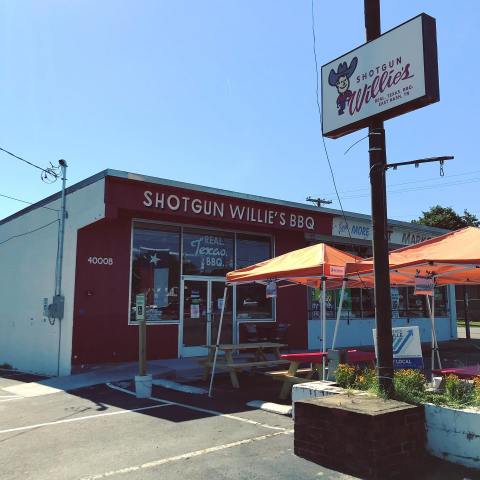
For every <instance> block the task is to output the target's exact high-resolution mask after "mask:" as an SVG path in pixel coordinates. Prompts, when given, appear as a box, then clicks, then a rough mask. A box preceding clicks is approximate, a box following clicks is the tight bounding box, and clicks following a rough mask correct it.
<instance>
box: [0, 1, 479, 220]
mask: <svg viewBox="0 0 480 480" xmlns="http://www.w3.org/2000/svg"><path fill="white" fill-rule="evenodd" d="M346 5H347V6H346V7H344V8H339V7H338V6H337V2H332V1H325V0H315V15H316V33H317V54H318V61H319V65H322V64H324V63H327V62H328V61H330V60H332V59H334V58H336V57H337V56H339V55H341V54H343V53H345V52H347V51H349V50H351V49H352V48H354V47H356V46H358V45H360V44H362V43H363V42H364V38H365V30H364V24H363V1H362V0H348V1H347V3H346ZM422 11H423V12H425V13H428V14H429V15H431V16H433V17H435V18H436V20H437V36H438V49H439V72H440V96H441V100H440V102H439V103H437V104H434V105H431V106H429V107H426V108H423V109H421V110H417V111H415V112H412V113H409V114H406V115H403V116H402V117H398V118H396V119H392V120H390V121H388V122H386V124H385V126H386V132H387V155H388V160H389V161H390V162H398V161H404V160H411V159H415V158H421V157H426V156H436V155H445V154H453V155H455V157H456V159H455V160H454V161H452V162H450V163H448V164H447V165H446V168H445V171H446V175H445V177H443V178H440V177H439V168H438V165H436V164H431V165H427V166H423V167H421V168H419V169H414V168H403V169H400V170H397V171H395V172H393V171H389V172H388V185H389V196H388V202H389V203H388V211H389V217H391V218H396V219H399V220H411V219H412V218H416V217H417V216H418V215H419V214H420V213H421V211H422V210H426V209H428V208H429V207H430V206H431V205H434V204H437V203H439V204H442V205H448V206H452V207H454V208H455V209H456V210H459V211H463V209H464V208H467V209H468V210H469V211H471V212H473V213H475V214H477V215H479V216H480V206H479V205H478V194H477V190H478V187H479V186H480V185H479V182H480V166H477V157H478V155H477V150H478V120H477V118H478V117H477V115H478V111H479V107H480V100H479V97H478V92H477V90H476V85H477V82H478V77H479V74H480V67H479V65H480V62H479V61H478V43H479V41H478V32H477V31H476V30H477V28H478V18H480V2H477V1H474V0H469V1H468V0H465V1H462V2H455V3H452V2H447V1H438V0H430V1H427V0H425V1H413V0H409V1H408V2H392V1H387V0H383V2H382V30H383V31H386V30H388V29H390V28H392V27H394V26H396V25H398V24H400V23H402V22H404V21H405V20H408V19H409V18H411V17H414V16H416V15H417V14H418V13H420V12H422ZM0 57H1V58H2V62H1V67H0V92H1V105H2V114H1V116H0V122H1V124H0V146H1V147H3V148H6V149H7V150H10V151H12V152H14V153H16V154H18V155H20V156H22V157H24V158H26V159H28V160H30V161H32V162H35V163H38V164H40V165H42V166H47V165H48V163H49V162H53V163H57V161H58V159H59V158H65V159H66V160H67V162H68V163H69V174H68V182H69V184H73V183H75V182H77V181H80V180H82V179H83V178H85V177H87V176H90V175H92V174H94V173H96V172H98V171H100V170H103V169H105V168H114V169H118V170H127V171H133V172H138V173H143V174H148V175H153V176H159V177H164V178H170V179H174V180H181V181H186V182H192V183H196V184H200V185H207V186H213V187H219V188H225V189H229V190H235V191H239V192H244V193H251V194H257V195H265V196H269V197H276V198H281V199H285V200H292V201H299V202H303V201H304V200H305V197H306V196H307V195H321V196H322V197H326V198H329V199H331V200H333V201H334V203H333V205H332V206H333V207H335V208H338V202H337V201H336V199H335V196H334V193H333V192H334V190H333V185H332V181H331V178H330V174H329V171H328V165H327V162H326V158H325V154H324V151H323V146H322V141H321V136H320V128H319V121H318V113H317V109H316V100H315V69H314V60H313V54H312V33H311V4H310V0H295V1H294V0H290V1H285V0H262V1H253V0H250V1H246V0H243V1H240V0H236V1H233V0H231V1H227V0H217V1H210V0H204V1H194V0H190V1H181V0H175V1H173V0H171V1H164V0H151V1H147V0H135V1H133V0H130V1H127V0H102V1H98V0H68V1H67V0H42V1H38V0H23V1H22V2H18V1H14V0H1V1H0ZM364 135H365V131H359V132H356V133H353V134H351V135H348V136H345V137H343V138H341V139H338V140H329V139H327V141H326V143H327V148H328V151H329V153H330V156H331V160H332V164H333V168H334V171H335V175H336V179H337V184H338V187H339V191H340V192H341V196H342V199H343V206H344V208H345V209H346V210H350V211H357V212H363V213H370V200H369V180H368V152H367V149H368V145H367V142H366V141H363V142H361V143H359V144H358V145H357V146H356V147H354V148H353V149H352V150H350V152H349V153H348V154H347V155H344V152H345V150H346V149H347V148H348V147H349V146H350V145H351V144H352V143H353V142H354V141H356V140H357V139H359V138H361V137H362V136H364ZM0 162H1V165H2V166H3V175H2V176H1V177H0V194H3V195H10V196H13V197H18V198H21V199H24V200H28V201H32V202H34V201H37V200H39V199H41V198H43V197H45V196H47V195H49V194H51V193H53V192H55V191H57V190H58V189H59V188H60V185H59V182H57V183H56V184H53V185H46V184H44V183H42V182H41V180H40V176H39V172H37V171H36V170H34V169H33V168H31V167H28V166H27V165H24V164H22V163H21V162H19V161H17V160H15V159H13V158H10V157H8V156H6V155H5V154H3V153H0ZM21 208H23V205H22V204H20V203H17V202H14V201H11V200H7V199H5V198H1V197H0V218H3V217H4V216H6V215H9V214H11V213H13V212H15V211H17V210H19V209H21Z"/></svg>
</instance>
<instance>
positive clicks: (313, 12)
mask: <svg viewBox="0 0 480 480" xmlns="http://www.w3.org/2000/svg"><path fill="white" fill-rule="evenodd" d="M311 5H312V38H313V58H314V60H315V87H316V90H315V93H316V101H317V111H318V118H319V122H320V136H321V137H322V143H323V149H324V151H325V157H326V158H327V162H328V168H329V169H330V176H331V177H332V183H333V187H334V189H335V195H336V197H337V200H338V204H339V205H340V210H341V211H342V217H343V220H344V222H345V226H346V227H347V232H348V236H349V238H350V245H351V247H352V249H353V251H355V244H354V241H353V238H352V234H351V232H350V226H349V224H348V220H347V216H346V215H345V211H344V210H343V205H342V200H341V198H340V195H339V193H338V188H337V182H336V181H335V174H334V172H333V168H332V162H331V161H330V155H329V154H328V149H327V144H326V142H325V137H324V136H323V119H322V107H321V106H320V94H319V85H318V61H317V38H316V35H315V9H314V0H312V2H311ZM355 263H357V261H356V260H355ZM357 275H358V279H359V280H360V283H361V284H362V285H363V288H367V286H366V285H365V283H364V281H363V279H362V277H361V276H360V274H359V273H358V272H357Z"/></svg>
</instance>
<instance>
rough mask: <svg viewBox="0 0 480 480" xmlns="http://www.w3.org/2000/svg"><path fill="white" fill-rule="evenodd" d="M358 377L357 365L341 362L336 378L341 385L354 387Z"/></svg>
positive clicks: (336, 371)
mask: <svg viewBox="0 0 480 480" xmlns="http://www.w3.org/2000/svg"><path fill="white" fill-rule="evenodd" d="M356 378H357V370H356V369H355V367H352V366H350V365H347V364H345V363H341V364H340V365H339V366H338V367H337V369H336V370H335V379H336V381H337V383H338V386H339V387H342V388H354V387H355V383H356Z"/></svg>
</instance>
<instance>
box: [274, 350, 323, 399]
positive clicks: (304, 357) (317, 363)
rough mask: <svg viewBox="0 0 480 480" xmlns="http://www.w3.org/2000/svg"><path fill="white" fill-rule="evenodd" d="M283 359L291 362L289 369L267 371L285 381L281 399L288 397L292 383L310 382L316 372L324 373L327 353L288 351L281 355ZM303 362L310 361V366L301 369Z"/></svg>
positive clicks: (276, 378)
mask: <svg viewBox="0 0 480 480" xmlns="http://www.w3.org/2000/svg"><path fill="white" fill-rule="evenodd" d="M280 358H281V359H282V360H285V361H287V362H289V363H290V366H289V367H288V370H280V371H274V372H266V375H268V376H270V377H271V378H273V379H274V380H280V381H283V385H282V389H281V390H280V395H279V397H280V398H281V399H285V398H287V396H288V394H289V393H290V390H291V388H292V385H293V384H295V383H304V382H310V381H311V379H312V377H313V374H314V373H315V372H316V373H318V375H319V376H320V375H321V374H322V368H323V361H324V359H325V360H326V358H327V353H326V352H325V353H323V352H307V353H288V354H284V355H280ZM302 363H310V364H311V367H310V368H302V369H300V365H301V364H302ZM299 374H306V375H305V376H302V377H300V376H298V375H299Z"/></svg>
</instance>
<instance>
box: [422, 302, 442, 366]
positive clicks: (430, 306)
mask: <svg viewBox="0 0 480 480" xmlns="http://www.w3.org/2000/svg"><path fill="white" fill-rule="evenodd" d="M426 298H427V308H428V315H429V317H430V322H431V329H432V356H431V369H432V371H433V369H434V368H435V355H437V361H438V367H439V368H442V362H441V360H440V351H439V349H438V343H437V333H436V331H435V295H433V296H432V301H431V304H430V300H429V296H428V295H427V296H426Z"/></svg>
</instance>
